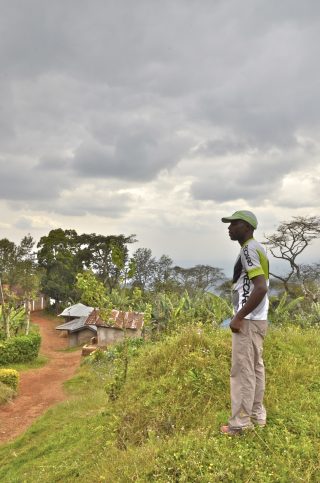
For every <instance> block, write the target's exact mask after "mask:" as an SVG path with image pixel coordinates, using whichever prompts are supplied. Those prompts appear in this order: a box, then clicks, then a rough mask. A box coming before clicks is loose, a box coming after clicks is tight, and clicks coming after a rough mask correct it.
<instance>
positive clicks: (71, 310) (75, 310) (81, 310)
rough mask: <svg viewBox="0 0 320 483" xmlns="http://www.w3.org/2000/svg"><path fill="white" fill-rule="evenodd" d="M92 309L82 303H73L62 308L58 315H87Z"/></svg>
mask: <svg viewBox="0 0 320 483" xmlns="http://www.w3.org/2000/svg"><path fill="white" fill-rule="evenodd" d="M92 311H93V307H88V306H87V305H84V304H81V303H79V304H75V305H71V306H70V307H67V308H66V309H64V311H63V312H61V314H59V317H87V316H88V315H89V314H90V313H91V312H92Z"/></svg>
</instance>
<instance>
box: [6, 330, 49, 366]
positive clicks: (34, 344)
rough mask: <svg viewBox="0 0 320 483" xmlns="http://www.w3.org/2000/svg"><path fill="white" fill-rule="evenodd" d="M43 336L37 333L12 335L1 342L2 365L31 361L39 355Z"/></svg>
mask: <svg viewBox="0 0 320 483" xmlns="http://www.w3.org/2000/svg"><path fill="white" fill-rule="evenodd" d="M40 342H41V337H40V335H39V334H37V333H31V334H29V335H21V336H17V337H12V338H10V339H7V340H5V341H1V342H0V366H5V365H7V364H12V363H19V362H30V361H32V360H34V359H36V358H37V357H38V353H39V349H40Z"/></svg>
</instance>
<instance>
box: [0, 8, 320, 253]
mask: <svg viewBox="0 0 320 483" xmlns="http://www.w3.org/2000/svg"><path fill="white" fill-rule="evenodd" d="M319 14H320V3H319V2H316V1H315V0H311V1H310V2H301V1H300V0H283V1H282V2H275V0H271V1H270V2H265V1H263V0H244V2H239V1H238V0H217V1H215V2H212V0H203V1H201V2H198V3H195V2H191V1H186V0H164V1H163V2H156V1H152V0H141V1H139V2H131V1H129V0H125V1H124V2H113V1H108V0H106V1H105V0H92V1H91V2H89V1H88V0H83V1H81V2H80V4H79V2H78V1H76V0H70V1H68V2H62V1H61V0H57V1H56V2H43V1H41V0H30V1H29V2H18V1H17V0H12V1H11V2H10V3H9V2H8V3H7V4H5V5H3V8H2V15H1V19H0V28H1V44H0V59H1V65H2V67H3V69H2V71H3V75H2V76H1V80H0V141H1V142H0V202H1V200H4V202H3V203H2V205H1V206H2V216H3V223H4V224H5V226H4V227H2V228H3V230H5V231H6V230H7V226H10V223H11V225H12V226H13V225H14V224H15V225H16V226H15V227H14V229H17V230H18V231H19V230H22V229H29V228H28V227H30V230H31V229H32V230H34V229H36V230H38V232H40V231H41V230H42V228H41V227H40V228H39V226H38V225H37V227H38V228H35V227H36V224H35V221H34V220H35V219H34V217H35V216H44V217H47V218H48V219H49V220H50V219H51V217H52V216H54V219H55V223H57V224H58V225H59V223H61V225H63V224H64V223H67V222H68V223H69V222H70V223H71V224H72V221H73V222H74V224H75V225H77V226H80V225H81V229H82V230H85V224H86V223H89V224H90V226H92V230H96V231H97V232H98V231H99V228H100V227H101V226H103V227H104V229H105V230H108V229H109V228H108V227H109V226H113V227H119V230H120V229H121V230H124V228H126V227H127V226H130V228H131V229H132V231H133V232H134V231H136V230H135V229H134V226H135V224H136V223H137V220H139V227H140V228H141V230H142V233H141V234H140V237H141V238H143V233H146V232H147V231H148V230H149V237H150V238H149V239H150V240H151V239H152V240H153V243H154V244H160V241H161V240H162V242H161V243H166V240H170V243H173V244H175V246H176V247H177V249H176V253H177V254H179V244H181V243H182V242H181V240H183V237H187V236H190V232H191V230H192V229H193V228H194V229H195V231H197V233H200V232H203V237H205V236H208V235H207V234H208V233H209V231H208V230H209V228H208V226H205V225H202V223H203V222H202V221H201V223H200V222H199V220H205V219H206V218H207V217H208V216H210V213H211V212H214V213H216V212H217V211H219V210H220V208H221V209H222V208H227V209H228V211H229V208H230V209H231V210H232V209H233V207H234V205H238V204H240V203H241V206H246V207H251V208H255V209H256V210H262V211H263V210H267V211H268V212H270V210H271V211H272V217H273V219H275V220H276V219H285V218H286V217H290V216H292V215H293V214H294V213H297V212H299V213H301V210H308V212H317V211H319V197H318V195H317V191H318V188H317V186H318V178H319V172H318V168H317V166H318V165H319V161H318V160H319V155H320V143H319V141H318V139H319V132H320V100H319V95H318V90H319V87H318V86H319V82H320V68H319V65H318V62H317V58H318V57H317V56H318V52H317V45H318V44H319V41H320V28H319V27H320V20H319V19H320V15H319ZM297 193H298V195H297ZM218 218H219V217H217V219H218ZM213 219H215V215H214V216H213ZM93 220H95V221H93ZM94 223H97V226H96V228H94V227H93V224H94ZM7 224H8V225H7ZM175 225H176V226H178V229H176V230H173V226H175ZM155 226H156V227H157V230H156V231H155V233H151V232H152V231H153V229H154V227H155ZM12 229H13V228H12ZM172 233H174V237H175V240H173V236H172ZM159 234H160V235H161V236H160V235H159ZM211 235H212V236H213V231H210V236H211ZM19 236H20V231H19ZM171 240H172V242H171ZM177 240H178V241H177ZM188 250H189V249H188ZM159 251H161V250H160V249H159ZM191 251H192V250H191ZM185 253H186V256H187V251H186V252H185ZM188 253H190V255H189V256H190V257H191V256H193V255H194V254H193V253H192V254H191V252H190V250H189V251H188Z"/></svg>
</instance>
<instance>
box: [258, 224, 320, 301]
mask: <svg viewBox="0 0 320 483" xmlns="http://www.w3.org/2000/svg"><path fill="white" fill-rule="evenodd" d="M265 238H266V239H267V242H265V245H266V246H267V247H268V249H269V250H270V252H271V253H272V255H273V256H274V257H275V258H278V259H281V260H285V261H286V262H288V263H289V266H290V270H289V272H288V273H287V275H283V276H282V275H277V274H275V273H272V272H270V274H271V275H272V276H273V277H275V278H277V279H278V280H281V281H282V283H283V285H284V288H285V291H286V292H289V285H288V284H289V282H291V281H293V280H294V279H296V280H297V281H298V283H299V284H300V287H301V289H302V292H303V294H304V295H305V296H308V297H310V298H311V299H312V300H314V301H316V300H317V298H316V296H315V294H314V293H312V292H311V291H310V290H309V289H308V288H307V286H306V283H305V278H304V277H303V274H302V271H301V265H299V263H298V262H297V258H298V257H299V255H301V253H302V252H303V251H304V250H305V249H306V248H307V247H308V246H309V245H310V244H311V242H312V241H313V240H315V239H317V238H320V217H317V216H310V217H308V216H296V217H293V220H292V221H283V222H282V223H281V224H280V225H279V226H278V228H277V231H276V232H275V233H273V234H272V235H265Z"/></svg>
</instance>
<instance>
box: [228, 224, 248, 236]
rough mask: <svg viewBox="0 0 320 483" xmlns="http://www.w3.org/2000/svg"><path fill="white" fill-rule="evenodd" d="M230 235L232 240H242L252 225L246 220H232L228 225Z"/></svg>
mask: <svg viewBox="0 0 320 483" xmlns="http://www.w3.org/2000/svg"><path fill="white" fill-rule="evenodd" d="M228 231H229V236H230V238H231V240H237V241H242V240H244V239H245V238H246V237H247V236H248V233H249V231H250V227H249V225H248V223H247V222H246V221H243V220H232V221H231V222H230V225H229V226H228Z"/></svg>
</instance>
